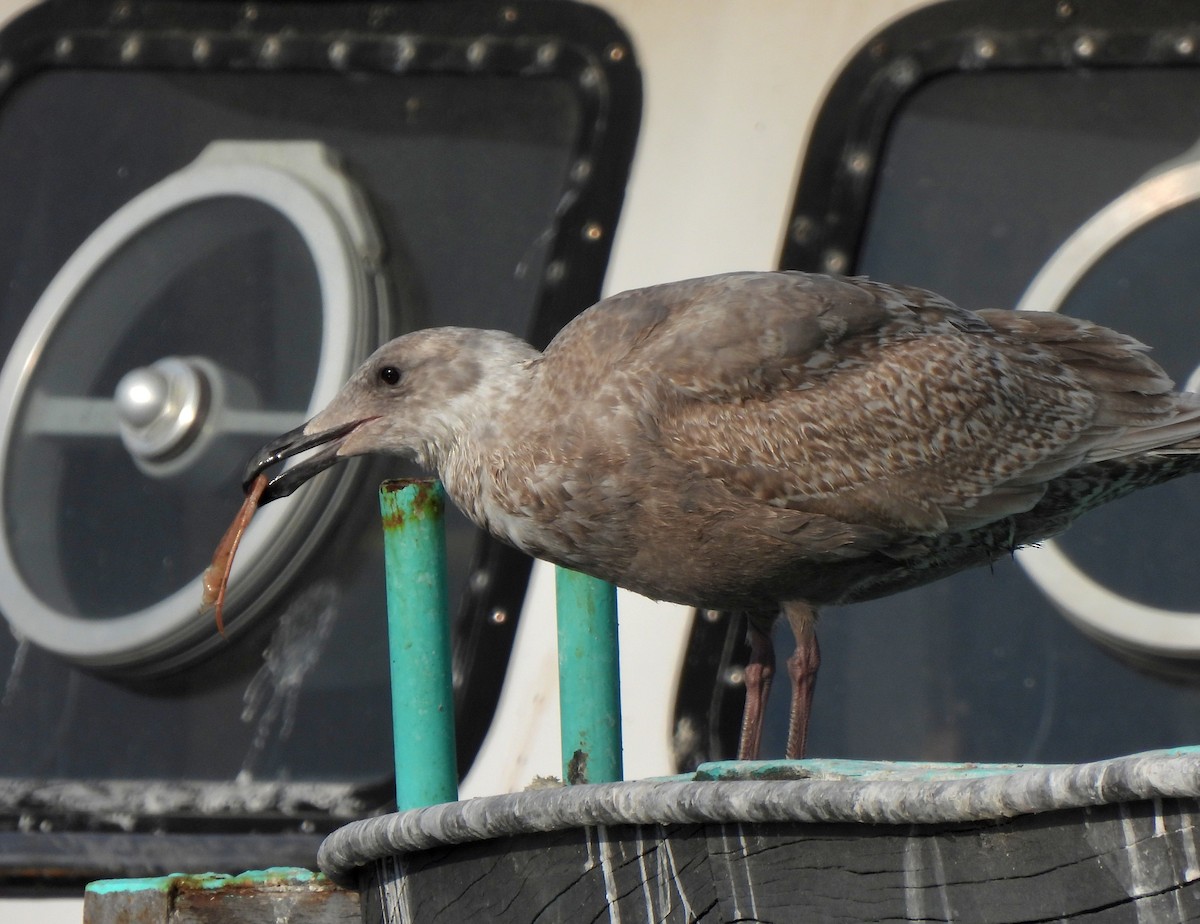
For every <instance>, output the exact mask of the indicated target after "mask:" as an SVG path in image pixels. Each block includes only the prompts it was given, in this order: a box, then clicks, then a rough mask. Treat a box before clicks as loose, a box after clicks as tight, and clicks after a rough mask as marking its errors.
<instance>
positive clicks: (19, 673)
mask: <svg viewBox="0 0 1200 924" xmlns="http://www.w3.org/2000/svg"><path fill="white" fill-rule="evenodd" d="M9 629H10V631H11V627H9ZM13 638H15V639H16V640H17V647H16V650H15V651H13V659H12V666H11V667H10V668H9V669H8V680H6V681H5V682H4V698H3V699H0V707H3V706H8V705H10V704H11V703H12V701H13V699H14V698H15V697H16V695H17V691H18V690H20V689H21V679H22V677H23V676H24V674H25V658H26V657H27V656H28V655H29V640H28V639H26V638H23V637H21V636H18V635H17V634H16V633H15V632H14V633H13Z"/></svg>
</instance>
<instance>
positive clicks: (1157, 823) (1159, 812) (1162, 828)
mask: <svg viewBox="0 0 1200 924" xmlns="http://www.w3.org/2000/svg"><path fill="white" fill-rule="evenodd" d="M1150 801H1151V802H1153V803H1154V836H1155V837H1166V836H1167V828H1166V825H1165V824H1164V823H1163V806H1162V799H1159V798H1157V797H1156V798H1154V799H1152V800H1150Z"/></svg>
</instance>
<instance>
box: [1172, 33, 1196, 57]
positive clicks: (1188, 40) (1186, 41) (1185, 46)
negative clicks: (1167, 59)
mask: <svg viewBox="0 0 1200 924" xmlns="http://www.w3.org/2000/svg"><path fill="white" fill-rule="evenodd" d="M1195 50H1196V40H1195V39H1194V38H1192V37H1191V36H1190V35H1181V36H1179V38H1177V39H1175V51H1176V53H1177V54H1181V55H1190V54H1191V53H1192V52H1193V51H1195Z"/></svg>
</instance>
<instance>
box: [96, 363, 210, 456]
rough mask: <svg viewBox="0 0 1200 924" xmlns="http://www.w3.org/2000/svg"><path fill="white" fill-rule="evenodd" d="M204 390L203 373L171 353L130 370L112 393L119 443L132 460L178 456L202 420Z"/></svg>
mask: <svg viewBox="0 0 1200 924" xmlns="http://www.w3.org/2000/svg"><path fill="white" fill-rule="evenodd" d="M205 393H206V387H205V380H204V375H203V373H202V372H201V371H200V370H199V369H198V368H197V367H196V366H194V365H192V364H191V363H189V362H187V361H186V360H183V359H179V358H177V357H174V356H168V357H166V358H164V359H160V360H158V361H157V362H155V363H153V364H152V365H149V366H145V367H142V368H139V369H132V370H130V371H129V372H127V373H125V375H124V376H122V378H121V381H119V382H118V383H117V388H116V392H115V393H114V395H113V400H114V401H115V403H116V406H117V422H118V425H119V426H120V430H121V442H123V443H124V444H125V448H126V449H128V450H129V452H130V454H131V455H132V456H133V457H134V458H135V459H141V460H145V461H150V460H161V459H165V458H170V457H171V456H175V455H178V454H179V453H180V452H182V451H183V450H184V449H186V448H187V446H188V445H189V444H190V443H191V442H192V440H194V439H195V437H196V434H197V432H198V431H199V429H200V426H201V424H202V423H203V419H204V413H203V412H204V399H205Z"/></svg>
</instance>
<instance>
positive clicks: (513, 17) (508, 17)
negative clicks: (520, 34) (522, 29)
mask: <svg viewBox="0 0 1200 924" xmlns="http://www.w3.org/2000/svg"><path fill="white" fill-rule="evenodd" d="M518 15H519V14H518V13H517V11H516V9H514V8H513V7H511V6H506V7H505V8H504V9H502V10H501V11H500V18H501V19H503V20H504V21H505V22H516V21H517V16H518Z"/></svg>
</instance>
